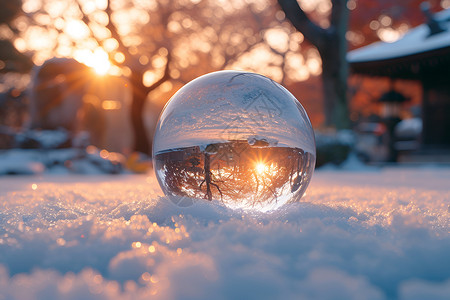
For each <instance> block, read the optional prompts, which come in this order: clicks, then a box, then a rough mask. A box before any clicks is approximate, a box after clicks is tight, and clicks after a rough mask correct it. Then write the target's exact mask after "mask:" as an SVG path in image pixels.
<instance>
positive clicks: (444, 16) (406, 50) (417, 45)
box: [347, 9, 450, 63]
mask: <svg viewBox="0 0 450 300" xmlns="http://www.w3.org/2000/svg"><path fill="white" fill-rule="evenodd" d="M434 17H435V18H436V20H437V21H440V22H441V25H442V26H443V27H444V28H445V29H446V30H445V31H444V32H441V33H438V34H435V35H432V36H429V28H428V25H427V24H426V23H424V24H422V25H419V26H417V27H415V28H413V29H411V30H409V31H408V32H407V33H406V34H405V35H404V36H403V37H402V38H400V39H399V40H397V41H395V42H392V43H387V42H375V43H373V44H370V45H368V46H365V47H361V48H359V49H356V50H353V51H350V52H349V53H348V54H347V59H348V61H349V62H350V63H357V62H365V61H377V60H385V59H392V58H398V57H404V56H409V55H413V54H418V53H424V52H428V51H432V50H437V49H441V48H445V47H450V9H446V10H443V11H440V12H438V13H436V14H435V15H434Z"/></svg>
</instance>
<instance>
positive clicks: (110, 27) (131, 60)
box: [105, 0, 139, 68]
mask: <svg viewBox="0 0 450 300" xmlns="http://www.w3.org/2000/svg"><path fill="white" fill-rule="evenodd" d="M105 12H106V14H107V15H108V24H107V25H106V28H107V29H108V30H109V31H110V32H111V37H112V38H114V39H115V40H116V41H117V43H118V44H119V47H118V48H119V50H120V52H122V53H123V55H125V61H127V62H128V64H127V65H128V66H129V67H130V68H137V67H139V63H138V61H137V59H136V58H135V57H134V56H133V55H131V53H130V51H129V49H128V47H127V46H125V44H124V43H123V41H122V37H121V36H120V34H119V31H118V30H117V27H116V25H114V23H113V22H112V19H111V16H112V10H111V1H110V0H108V1H107V5H106V9H105Z"/></svg>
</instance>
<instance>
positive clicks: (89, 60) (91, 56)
mask: <svg viewBox="0 0 450 300" xmlns="http://www.w3.org/2000/svg"><path fill="white" fill-rule="evenodd" d="M75 59H76V60H78V61H79V62H81V63H83V64H85V65H87V66H88V67H91V68H92V69H94V71H95V73H97V74H98V75H105V74H106V73H108V71H109V70H110V69H111V63H110V61H109V58H108V53H106V52H105V51H104V50H103V49H101V48H97V49H95V51H94V52H92V51H90V50H80V51H78V52H77V53H76V55H75Z"/></svg>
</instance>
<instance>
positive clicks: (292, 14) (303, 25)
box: [278, 0, 327, 49]
mask: <svg viewBox="0 0 450 300" xmlns="http://www.w3.org/2000/svg"><path fill="white" fill-rule="evenodd" d="M278 4H279V5H280V6H281V9H282V10H283V11H284V13H285V14H286V18H287V19H288V20H289V21H290V22H291V23H292V25H294V27H295V29H297V30H298V31H300V32H301V33H302V34H303V35H304V36H305V38H306V39H307V40H308V41H309V42H310V43H311V44H313V45H314V46H315V47H316V48H318V49H320V48H322V47H323V44H324V40H325V39H326V36H327V30H326V29H324V28H322V27H320V26H318V25H317V24H315V23H314V22H312V21H311V20H310V19H309V17H308V15H307V14H306V13H305V12H304V11H303V9H302V8H301V7H300V5H299V4H298V2H297V1H296V0H278Z"/></svg>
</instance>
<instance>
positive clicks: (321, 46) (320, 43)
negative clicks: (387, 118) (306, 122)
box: [278, 0, 349, 128]
mask: <svg viewBox="0 0 450 300" xmlns="http://www.w3.org/2000/svg"><path fill="white" fill-rule="evenodd" d="M331 2H332V5H333V6H332V10H331V16H330V26H329V27H328V28H323V27H321V26H319V25H318V24H316V23H315V22H313V21H312V20H311V19H310V18H309V17H308V15H307V14H306V13H305V12H304V10H303V9H302V8H301V7H300V5H299V4H298V2H297V0H278V3H279V4H280V6H281V8H282V9H283V11H284V13H285V14H286V18H287V19H288V20H289V21H290V22H291V23H292V25H293V26H294V27H295V28H296V29H297V30H298V31H300V32H301V33H302V34H303V35H304V37H305V39H307V40H308V41H309V42H310V43H311V44H312V45H313V46H314V47H316V48H317V50H318V51H319V54H320V57H321V59H322V81H323V93H324V113H325V125H326V126H335V127H336V128H346V127H348V126H349V117H348V107H347V95H346V91H347V77H348V65H347V61H346V57H345V56H346V53H347V40H346V37H345V34H346V32H347V27H348V15H349V12H348V8H347V0H331Z"/></svg>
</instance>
